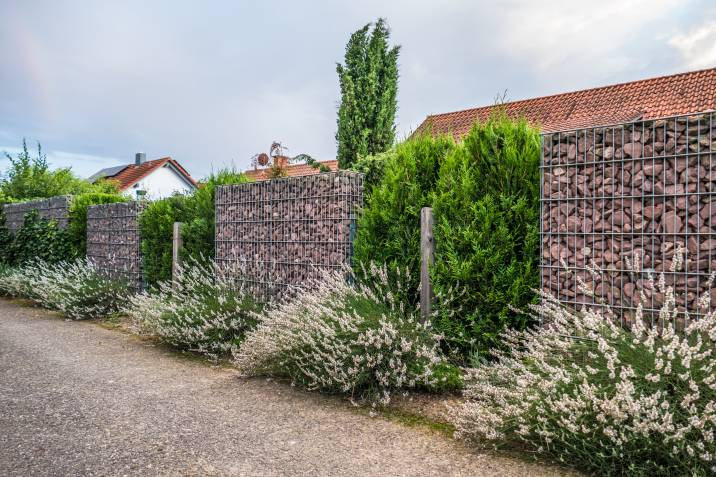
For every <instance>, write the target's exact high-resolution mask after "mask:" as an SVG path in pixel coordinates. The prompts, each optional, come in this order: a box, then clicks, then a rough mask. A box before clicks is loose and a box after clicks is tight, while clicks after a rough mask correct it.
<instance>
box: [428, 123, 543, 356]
mask: <svg viewBox="0 0 716 477" xmlns="http://www.w3.org/2000/svg"><path fill="white" fill-rule="evenodd" d="M539 165H540V139H539V133H538V131H537V130H536V129H534V128H533V127H531V126H529V125H528V124H527V122H526V121H525V120H517V121H513V120H510V119H508V118H507V117H506V116H504V115H503V114H496V115H495V116H493V117H492V118H490V119H489V120H488V121H486V122H484V123H479V124H476V125H475V126H474V127H473V129H472V131H471V132H470V134H469V135H468V136H467V137H466V138H465V140H464V142H463V143H462V144H461V146H460V147H459V148H456V149H455V150H454V151H453V153H452V154H450V156H449V157H448V158H447V160H446V161H445V162H444V164H443V167H442V168H441V170H440V179H439V182H438V186H437V193H436V196H435V201H434V214H435V244H436V246H435V247H436V248H435V267H434V270H433V271H432V280H433V284H434V287H435V290H436V291H437V292H438V293H441V292H442V293H444V292H446V291H447V290H449V289H451V288H452V287H454V286H455V285H456V284H459V285H460V286H461V287H462V289H463V290H464V293H462V294H461V298H460V299H458V300H457V301H456V305H457V306H458V307H459V309H460V312H459V313H456V314H447V315H443V316H441V317H440V318H439V323H438V327H439V328H440V330H441V331H442V332H443V333H444V334H445V337H446V340H448V341H449V342H451V343H452V344H453V345H454V346H455V348H456V349H457V350H459V351H460V352H461V353H462V354H466V353H470V352H480V351H484V350H486V349H487V348H489V347H490V346H492V345H494V344H495V341H496V338H497V337H498V335H499V334H500V332H501V331H502V330H503V329H504V328H505V327H506V326H510V327H512V326H516V327H523V326H524V325H525V324H526V320H527V317H526V315H524V314H519V313H515V312H514V311H512V310H514V307H518V308H523V307H525V306H526V305H527V304H529V303H532V302H533V301H534V300H535V293H534V291H533V290H535V289H536V288H538V286H539V220H540V219H539V198H540V189H539V180H540V179H539Z"/></svg>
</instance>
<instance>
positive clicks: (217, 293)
mask: <svg viewBox="0 0 716 477" xmlns="http://www.w3.org/2000/svg"><path fill="white" fill-rule="evenodd" d="M215 267H216V266H215V265H214V264H212V263H209V264H206V263H205V262H198V261H192V262H189V263H187V264H186V266H184V267H181V268H180V270H179V274H178V277H177V280H176V282H171V281H166V282H160V283H159V284H158V285H157V287H156V289H154V290H151V291H148V292H143V293H140V294H137V295H135V296H133V297H132V298H130V300H129V305H128V306H127V307H126V308H125V312H126V313H127V314H128V315H129V316H130V317H131V318H132V320H133V321H134V323H135V324H136V325H137V327H138V328H139V329H140V330H141V331H142V332H144V333H147V334H151V335H154V336H157V337H158V338H159V339H161V340H162V341H165V342H167V343H169V344H171V345H172V346H175V347H178V348H181V349H185V350H189V351H194V352H198V353H202V354H205V355H207V356H209V357H211V358H218V357H221V356H228V355H230V354H231V352H232V351H233V350H234V349H236V347H238V346H239V344H240V343H241V341H242V340H243V338H244V336H245V333H246V331H247V330H248V329H249V328H251V327H252V326H253V325H254V323H255V319H254V315H253V313H254V312H256V310H258V305H257V304H256V302H255V301H254V300H253V299H252V298H251V297H250V296H249V295H247V294H245V293H243V292H242V291H241V290H240V289H237V287H236V286H235V284H234V283H233V281H232V280H231V279H229V278H225V276H226V275H225V274H222V273H215V269H216V268H215Z"/></svg>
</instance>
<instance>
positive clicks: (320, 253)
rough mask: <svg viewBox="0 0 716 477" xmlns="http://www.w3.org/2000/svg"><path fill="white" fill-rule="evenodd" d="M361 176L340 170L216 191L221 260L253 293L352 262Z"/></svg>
mask: <svg viewBox="0 0 716 477" xmlns="http://www.w3.org/2000/svg"><path fill="white" fill-rule="evenodd" d="M362 204H363V176H362V175H361V174H359V173H354V172H347V171H340V172H331V173H325V174H316V175H311V176H304V177H291V178H282V179H274V180H270V181H260V182H252V183H247V184H238V185H230V186H221V187H219V188H217V191H216V263H217V267H218V268H219V269H220V270H221V271H223V272H222V273H231V274H233V275H234V277H233V278H235V280H236V282H237V284H238V285H241V286H243V287H244V288H245V289H247V290H249V291H250V292H252V293H253V294H254V295H255V296H257V297H261V298H267V297H271V296H275V295H276V294H277V293H280V292H281V291H283V290H286V289H287V288H291V287H300V286H302V285H304V284H306V282H307V281H309V280H311V279H315V278H318V277H319V276H320V274H321V273H322V272H323V271H325V270H330V269H340V268H341V267H344V266H345V265H348V264H350V260H351V257H352V254H353V249H352V241H353V235H354V231H355V222H356V218H357V214H358V212H359V209H360V207H361V206H362Z"/></svg>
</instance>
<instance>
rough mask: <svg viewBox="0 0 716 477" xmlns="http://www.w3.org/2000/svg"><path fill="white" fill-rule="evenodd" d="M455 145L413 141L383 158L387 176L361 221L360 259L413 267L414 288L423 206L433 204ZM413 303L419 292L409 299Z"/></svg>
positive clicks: (372, 195)
mask: <svg viewBox="0 0 716 477" xmlns="http://www.w3.org/2000/svg"><path fill="white" fill-rule="evenodd" d="M454 148H455V143H454V141H453V140H452V139H450V138H449V137H439V138H432V137H426V136H422V137H418V138H415V139H410V140H408V141H405V142H403V143H401V144H398V145H397V146H396V147H395V148H393V149H392V150H390V151H389V152H386V153H384V154H383V155H382V156H383V157H382V162H383V171H382V178H381V180H380V182H379V183H378V184H376V185H375V186H374V187H372V189H371V191H370V193H369V196H368V197H367V199H366V206H365V209H364V210H363V212H362V214H361V217H360V219H359V221H358V227H357V232H356V239H355V245H354V260H355V262H356V263H363V264H368V263H370V262H371V261H375V262H378V263H385V264H387V265H388V269H390V270H400V269H407V270H408V271H409V273H410V279H409V280H408V283H407V285H408V287H407V289H408V290H417V289H418V282H419V278H420V277H419V272H420V209H421V208H423V207H430V206H431V205H432V203H433V199H434V196H435V187H436V184H437V181H438V177H439V173H440V168H441V166H442V163H443V162H444V161H445V158H446V157H447V156H448V155H449V154H450V152H451V151H452V150H453V149H454ZM405 298H407V300H408V301H409V302H410V303H415V302H416V301H417V299H416V295H412V296H410V297H405Z"/></svg>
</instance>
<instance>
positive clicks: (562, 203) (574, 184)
mask: <svg viewBox="0 0 716 477" xmlns="http://www.w3.org/2000/svg"><path fill="white" fill-rule="evenodd" d="M714 119H715V118H714V113H706V114H696V115H689V116H681V117H671V118H666V119H659V120H644V121H636V122H630V123H626V124H620V125H616V126H609V127H597V128H591V129H581V130H577V131H568V132H559V133H552V134H545V135H543V148H542V149H543V160H542V178H543V180H542V191H543V192H542V224H541V233H542V285H543V288H544V289H545V290H546V291H549V292H551V293H552V294H553V295H554V296H556V297H558V298H560V299H561V300H562V301H563V302H565V303H568V304H570V305H572V306H574V307H575V308H578V309H579V308H582V307H583V306H584V305H588V306H593V305H598V304H599V303H606V304H609V305H610V307H611V308H612V310H613V311H615V313H616V314H617V315H618V316H620V317H621V319H622V320H623V321H622V323H623V324H624V323H625V322H626V324H628V323H629V321H630V319H631V318H632V317H633V316H634V312H635V310H636V305H637V303H638V301H639V299H640V297H641V296H642V294H643V296H644V297H645V298H646V306H645V311H646V316H650V317H651V318H652V320H653V319H655V318H656V316H657V315H656V313H655V312H656V311H658V309H660V308H661V306H662V304H663V303H664V295H663V294H662V293H660V292H659V291H658V289H657V287H655V286H654V283H653V281H651V280H650V279H649V277H650V276H651V277H653V278H654V280H658V278H659V276H660V275H661V274H662V273H663V274H664V277H665V279H666V283H667V285H673V287H674V290H675V292H676V294H677V299H676V304H677V306H678V309H679V311H681V312H683V311H687V310H688V311H689V315H690V316H691V317H698V316H699V314H701V313H703V310H700V309H699V307H698V303H697V300H698V297H699V296H701V294H708V295H707V296H709V297H710V299H711V301H712V304H713V305H716V292H715V291H714V289H713V288H712V287H709V286H708V280H709V276H710V274H711V273H712V272H713V271H714V270H716V236H715V232H716V228H715V227H716V196H715V195H714V190H715V189H716V123H715V122H714ZM680 249H683V250H684V253H678V250H680ZM677 255H678V256H681V257H684V255H685V257H684V260H683V267H682V268H681V270H680V271H672V266H673V263H674V261H676V262H678V261H679V260H678V259H677V258H676V257H677ZM634 260H637V263H636V264H635V263H634ZM592 264H594V265H596V266H597V267H599V269H601V276H600V277H598V278H596V279H595V278H593V276H592V274H591V273H590V271H589V268H591V266H592ZM635 268H636V269H637V271H634V269H635ZM578 277H581V278H582V279H583V280H584V281H585V283H587V285H588V286H589V287H592V288H593V289H594V290H595V292H596V293H595V296H588V294H585V293H583V291H582V290H581V289H580V287H579V286H578V280H577V278H578ZM682 316H683V315H682Z"/></svg>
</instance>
